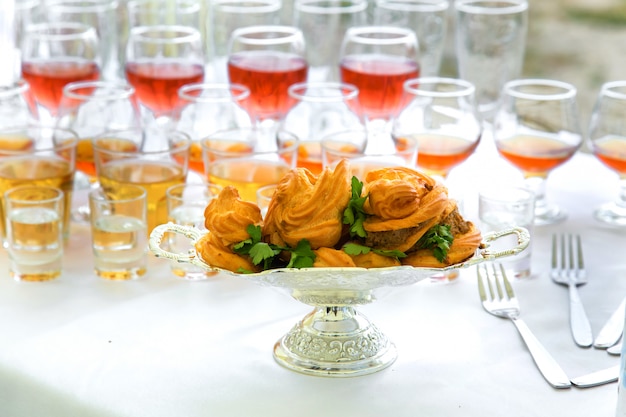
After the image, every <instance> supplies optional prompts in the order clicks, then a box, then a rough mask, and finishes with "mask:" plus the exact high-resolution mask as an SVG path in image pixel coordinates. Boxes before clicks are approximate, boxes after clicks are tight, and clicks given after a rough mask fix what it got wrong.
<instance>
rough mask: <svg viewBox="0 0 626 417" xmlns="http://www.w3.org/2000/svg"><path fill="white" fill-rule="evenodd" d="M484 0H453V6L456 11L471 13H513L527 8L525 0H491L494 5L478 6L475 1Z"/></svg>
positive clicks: (480, 1)
mask: <svg viewBox="0 0 626 417" xmlns="http://www.w3.org/2000/svg"><path fill="white" fill-rule="evenodd" d="M484 2H485V1H484V0H455V2H454V8H455V9H456V10H457V11H462V12H465V13H472V14H485V15H502V14H515V13H521V12H524V11H526V10H528V1H527V0H502V1H498V2H493V3H494V4H497V6H496V7H487V6H478V5H476V4H475V3H484Z"/></svg>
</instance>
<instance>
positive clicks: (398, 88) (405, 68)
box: [340, 55, 420, 120]
mask: <svg viewBox="0 0 626 417" xmlns="http://www.w3.org/2000/svg"><path fill="white" fill-rule="evenodd" d="M340 71H341V81H342V82H344V83H348V84H354V85H356V86H357V87H358V89H359V96H358V101H359V106H360V108H355V109H353V110H354V111H355V112H360V113H361V114H362V115H363V116H365V117H367V118H368V119H370V120H372V119H389V118H391V117H392V116H394V115H395V114H397V113H398V112H399V111H400V110H402V109H403V108H404V106H405V105H406V104H407V101H406V100H405V99H404V91H403V87H402V85H403V84H404V82H405V81H406V80H409V79H412V78H417V77H418V76H419V72H420V71H419V65H418V64H417V62H415V61H413V60H410V59H407V58H404V57H396V56H386V55H349V56H347V57H345V58H344V59H343V60H342V61H341V63H340Z"/></svg>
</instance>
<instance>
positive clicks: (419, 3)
mask: <svg viewBox="0 0 626 417" xmlns="http://www.w3.org/2000/svg"><path fill="white" fill-rule="evenodd" d="M376 7H380V8H384V9H389V10H397V11H405V12H443V11H445V10H448V9H449V8H450V2H449V1H448V0H376Z"/></svg>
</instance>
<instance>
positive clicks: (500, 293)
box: [476, 263, 572, 388]
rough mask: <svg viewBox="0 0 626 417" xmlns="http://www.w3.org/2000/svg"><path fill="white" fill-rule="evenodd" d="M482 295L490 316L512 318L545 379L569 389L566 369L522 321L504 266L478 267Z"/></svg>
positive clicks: (488, 265) (479, 288) (479, 287)
mask: <svg viewBox="0 0 626 417" xmlns="http://www.w3.org/2000/svg"><path fill="white" fill-rule="evenodd" d="M476 271H477V275H478V293H479V295H480V299H481V301H482V305H483V308H484V309H485V310H487V312H488V313H490V314H492V315H494V316H497V317H503V318H507V319H510V320H511V321H512V322H513V324H515V327H516V328H517V330H518V332H519V334H520V336H522V339H524V342H525V343H526V347H527V348H528V350H529V351H530V354H531V356H532V358H533V360H534V361H535V365H537V368H539V371H540V372H541V374H542V375H543V377H544V378H545V379H546V381H548V383H549V384H550V385H552V386H553V387H554V388H569V387H571V385H572V384H571V382H570V380H569V378H568V376H567V375H566V374H565V372H564V371H563V369H561V367H560V366H559V364H558V363H557V362H556V361H555V360H554V358H553V357H552V356H551V355H550V353H549V352H548V351H547V350H546V349H545V348H544V347H543V345H542V344H541V342H539V340H538V339H537V338H536V337H535V335H534V334H533V333H532V332H531V331H530V329H529V328H528V326H527V325H526V323H525V322H524V321H522V319H520V318H519V315H520V307H519V303H518V301H517V298H516V297H515V293H514V292H513V287H512V286H511V283H510V282H509V280H508V279H507V277H506V274H505V273H504V267H503V266H502V265H501V264H493V263H489V264H482V265H478V266H477V269H476Z"/></svg>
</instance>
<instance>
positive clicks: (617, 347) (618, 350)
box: [606, 343, 622, 356]
mask: <svg viewBox="0 0 626 417" xmlns="http://www.w3.org/2000/svg"><path fill="white" fill-rule="evenodd" d="M606 352H607V353H608V354H609V355H617V356H619V355H621V354H622V344H621V343H616V344H614V345H613V346H611V347H610V348H608V349H607V350H606Z"/></svg>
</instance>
